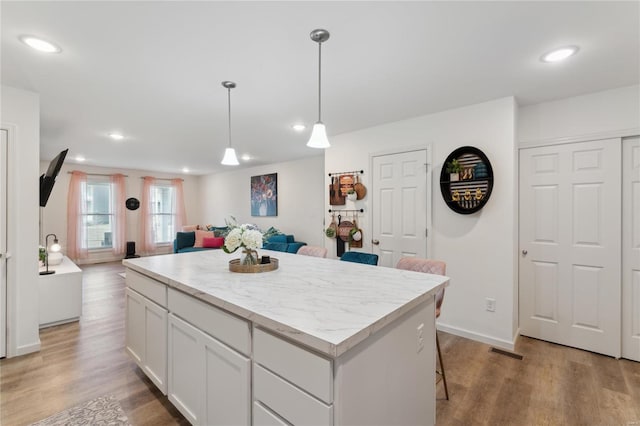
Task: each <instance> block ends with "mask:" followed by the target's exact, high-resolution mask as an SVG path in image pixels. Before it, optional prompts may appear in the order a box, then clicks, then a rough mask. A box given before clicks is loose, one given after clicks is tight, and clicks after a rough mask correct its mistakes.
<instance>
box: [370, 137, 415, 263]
mask: <svg viewBox="0 0 640 426" xmlns="http://www.w3.org/2000/svg"><path fill="white" fill-rule="evenodd" d="M372 169H373V173H372V186H373V188H372V193H373V197H372V201H371V205H372V207H371V209H372V212H373V213H372V215H373V218H372V219H373V232H372V238H373V239H372V243H373V251H374V252H375V253H376V254H378V256H379V261H378V265H380V266H387V267H391V268H393V267H395V266H396V263H398V260H400V258H401V257H406V256H417V257H427V214H428V205H427V204H428V203H427V200H428V194H427V188H428V185H427V151H426V150H416V151H409V152H402V153H396V154H388V155H380V156H374V157H373V167H372Z"/></svg>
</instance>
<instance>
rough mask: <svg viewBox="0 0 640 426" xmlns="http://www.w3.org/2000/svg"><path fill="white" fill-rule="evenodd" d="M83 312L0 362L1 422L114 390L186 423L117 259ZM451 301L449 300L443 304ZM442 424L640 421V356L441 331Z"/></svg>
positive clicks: (144, 416)
mask: <svg viewBox="0 0 640 426" xmlns="http://www.w3.org/2000/svg"><path fill="white" fill-rule="evenodd" d="M82 269H83V271H84V275H83V285H84V306H83V316H82V319H81V321H80V322H79V323H78V322H76V323H71V324H66V325H61V326H57V327H51V328H47V329H43V330H41V333H40V338H41V341H42V350H41V351H40V352H39V353H36V354H30V355H26V356H22V357H18V358H13V359H5V360H2V361H0V424H2V425H11V426H13V425H24V424H28V423H30V422H34V421H37V420H41V419H43V418H45V417H47V416H50V415H52V414H55V413H57V412H59V411H61V410H64V409H66V408H69V407H71V406H73V405H76V404H79V403H81V402H84V401H86V400H89V399H92V398H95V397H98V396H102V395H106V394H112V395H114V396H115V397H116V398H118V399H119V400H120V404H121V405H122V408H123V409H124V411H125V413H126V414H127V416H128V417H129V421H130V422H131V424H133V425H175V424H188V422H187V421H186V420H185V419H184V418H183V417H182V416H181V415H180V413H179V412H178V411H177V410H176V409H175V408H173V406H172V405H171V403H169V402H168V400H167V398H166V397H164V396H163V395H162V394H161V393H160V392H159V391H157V389H156V388H155V386H154V385H153V384H152V383H151V382H150V381H149V380H148V379H147V378H146V377H145V376H144V374H143V373H142V372H141V371H140V370H139V369H138V368H137V366H136V365H135V363H134V362H133V361H131V360H130V359H129V357H128V356H127V355H126V354H125V352H124V279H123V278H122V277H120V276H119V275H118V274H117V273H118V272H123V271H124V268H123V267H122V265H121V264H119V263H111V264H102V265H87V266H83V267H82ZM444 308H445V309H446V306H445V307H444ZM440 343H441V346H442V350H443V357H444V362H445V367H446V372H447V379H448V383H449V394H450V398H451V399H450V400H449V401H446V400H444V392H443V389H442V385H438V402H437V423H438V424H442V425H499V424H505V425H545V424H549V425H562V424H566V425H632V424H633V425H640V363H635V362H631V361H626V360H614V359H612V358H609V357H605V356H601V355H596V354H593V353H590V352H585V351H581V350H577V349H572V348H567V347H564V346H560V345H554V344H551V343H547V342H542V341H539V340H534V339H529V338H525V337H523V338H520V339H519V341H518V344H517V347H516V352H518V353H521V354H523V355H524V359H523V360H516V359H513V358H509V357H507V356H505V355H500V354H496V353H493V352H490V350H489V349H490V347H489V346H488V345H485V344H482V343H478V342H474V341H471V340H468V339H464V338H461V337H457V336H453V335H449V334H446V333H440Z"/></svg>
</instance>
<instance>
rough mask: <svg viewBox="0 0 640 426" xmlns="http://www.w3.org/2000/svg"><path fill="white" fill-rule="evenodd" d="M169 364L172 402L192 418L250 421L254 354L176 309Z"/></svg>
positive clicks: (197, 421)
mask: <svg viewBox="0 0 640 426" xmlns="http://www.w3.org/2000/svg"><path fill="white" fill-rule="evenodd" d="M212 309H213V308H212ZM168 363H169V394H168V395H169V400H170V401H171V402H172V403H173V404H174V405H175V406H176V407H177V408H178V410H180V412H181V413H182V414H183V415H184V416H185V417H186V418H187V420H189V422H191V423H192V424H195V425H198V424H202V425H248V424H250V419H251V416H250V412H251V411H250V408H251V407H250V404H251V385H250V380H251V371H250V366H251V364H250V360H249V358H247V357H245V356H243V355H242V354H240V353H238V352H236V351H235V350H233V349H231V348H230V347H228V346H227V345H225V344H223V343H221V342H220V341H218V340H217V339H214V338H213V337H211V336H209V335H208V334H206V333H204V332H202V331H201V330H199V329H198V328H196V327H194V326H193V325H191V324H189V323H188V322H186V321H183V320H182V319H180V318H178V317H177V316H176V315H174V314H173V313H172V314H170V315H169V356H168Z"/></svg>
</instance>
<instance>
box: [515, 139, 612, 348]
mask: <svg viewBox="0 0 640 426" xmlns="http://www.w3.org/2000/svg"><path fill="white" fill-rule="evenodd" d="M620 150H621V142H620V139H608V140H601V141H593V142H583V143H572V144H564V145H555V146H547V147H538V148H531V149H522V150H521V151H520V249H521V255H520V268H519V271H520V272H519V274H520V276H519V284H520V292H519V297H520V329H521V333H522V334H523V335H525V336H530V337H534V338H538V339H543V340H548V341H551V342H555V343H560V344H563V345H568V346H573V347H578V348H582V349H586V350H589V351H594V352H599V353H602V354H606V355H611V356H614V357H619V356H620V349H621V343H620V333H621V319H620V317H621V302H620V297H621V282H620V279H621V277H620V273H621V271H620V268H621V265H620V247H621V219H620V217H621V214H620V209H621V199H620V179H621V171H620V155H621V151H620Z"/></svg>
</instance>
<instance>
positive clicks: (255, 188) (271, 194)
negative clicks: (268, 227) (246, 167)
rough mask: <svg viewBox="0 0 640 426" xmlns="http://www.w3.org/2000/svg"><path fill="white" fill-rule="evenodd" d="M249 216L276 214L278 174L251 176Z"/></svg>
mask: <svg viewBox="0 0 640 426" xmlns="http://www.w3.org/2000/svg"><path fill="white" fill-rule="evenodd" d="M251 216H278V174H277V173H271V174H268V175H260V176H251Z"/></svg>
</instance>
